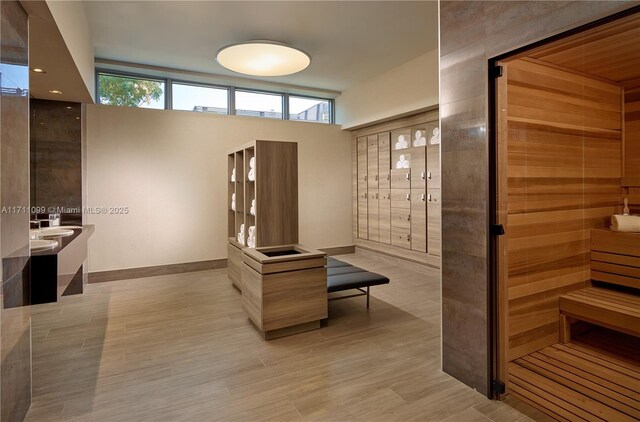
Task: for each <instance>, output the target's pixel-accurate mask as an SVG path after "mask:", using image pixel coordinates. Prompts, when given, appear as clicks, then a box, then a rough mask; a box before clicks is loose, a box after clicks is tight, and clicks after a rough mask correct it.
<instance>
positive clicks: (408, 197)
mask: <svg viewBox="0 0 640 422" xmlns="http://www.w3.org/2000/svg"><path fill="white" fill-rule="evenodd" d="M407 201H411V194H410V193H408V194H407Z"/></svg>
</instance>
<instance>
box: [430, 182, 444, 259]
mask: <svg viewBox="0 0 640 422" xmlns="http://www.w3.org/2000/svg"><path fill="white" fill-rule="evenodd" d="M441 224H442V217H441V216H440V189H429V191H428V194H427V230H428V234H427V249H428V250H429V254H430V255H434V256H440V231H441Z"/></svg>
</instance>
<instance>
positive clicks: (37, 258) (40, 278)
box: [31, 225, 94, 305]
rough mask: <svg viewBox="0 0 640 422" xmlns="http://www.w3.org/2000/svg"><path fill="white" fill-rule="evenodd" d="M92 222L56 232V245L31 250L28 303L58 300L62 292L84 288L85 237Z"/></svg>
mask: <svg viewBox="0 0 640 422" xmlns="http://www.w3.org/2000/svg"><path fill="white" fill-rule="evenodd" d="M93 231H94V226H93V225H85V226H82V229H76V230H74V231H73V234H72V235H69V236H57V237H54V238H52V239H54V240H57V241H58V246H56V247H55V248H53V249H48V250H44V251H37V252H31V303H32V304H33V305H35V304H39V303H49V302H57V301H58V299H59V298H60V297H61V296H62V295H70V294H79V293H82V291H83V284H84V283H83V274H82V273H83V264H84V262H85V261H86V259H87V241H88V240H89V237H90V236H91V235H92V234H93Z"/></svg>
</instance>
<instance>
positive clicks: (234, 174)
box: [231, 167, 236, 182]
mask: <svg viewBox="0 0 640 422" xmlns="http://www.w3.org/2000/svg"><path fill="white" fill-rule="evenodd" d="M231 181H232V182H235V181H236V168H235V167H234V168H233V170H231Z"/></svg>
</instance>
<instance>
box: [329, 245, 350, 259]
mask: <svg viewBox="0 0 640 422" xmlns="http://www.w3.org/2000/svg"><path fill="white" fill-rule="evenodd" d="M320 250H321V251H322V252H326V253H327V255H328V256H333V255H346V254H350V253H356V245H347V246H334V247H331V248H320Z"/></svg>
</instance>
